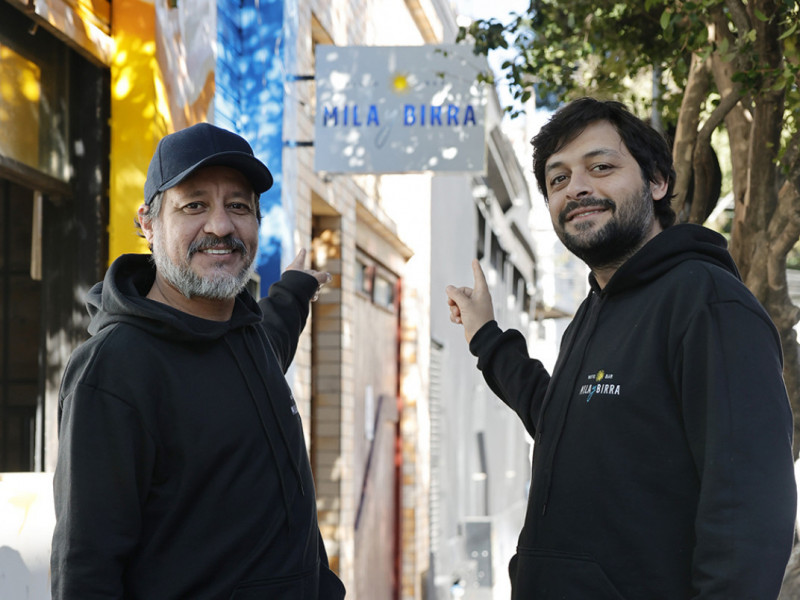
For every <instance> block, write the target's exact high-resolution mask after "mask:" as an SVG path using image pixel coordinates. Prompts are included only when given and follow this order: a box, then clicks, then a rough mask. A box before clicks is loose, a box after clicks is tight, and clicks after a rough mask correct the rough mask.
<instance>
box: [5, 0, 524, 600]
mask: <svg viewBox="0 0 800 600" xmlns="http://www.w3.org/2000/svg"><path fill="white" fill-rule="evenodd" d="M455 31H456V26H455V14H454V12H453V8H452V6H451V4H450V3H449V2H446V1H445V0H383V1H377V0H374V1H370V0H325V1H322V0H307V1H306V0H274V1H266V2H265V1H263V0H260V1H257V0H236V1H233V0H191V1H190V0H116V1H115V2H113V3H111V2H110V1H108V0H86V1H84V0H80V1H79V0H30V1H27V0H0V74H2V78H1V79H0V130H2V132H3V133H2V135H0V215H2V218H0V223H2V227H3V232H4V234H5V235H4V236H3V239H4V240H5V241H4V243H3V249H2V253H1V254H0V256H1V257H2V260H0V277H2V282H3V286H2V303H0V305H1V307H2V319H0V331H2V370H1V371H0V388H1V389H0V423H2V426H1V427H0V473H2V472H6V473H8V472H38V473H41V474H43V476H44V477H47V474H48V473H52V470H53V468H54V465H55V457H56V450H57V444H58V437H57V423H56V415H57V396H58V385H59V381H60V376H61V372H62V371H63V368H64V365H65V363H66V360H67V359H68V357H69V355H70V353H71V351H72V350H73V349H74V348H75V346H76V345H77V344H78V343H80V341H82V340H83V339H85V336H86V331H85V329H86V325H87V322H88V319H87V316H86V312H85V309H84V307H83V298H84V295H85V293H86V291H87V290H88V289H89V287H90V286H91V285H92V284H94V283H95V282H96V281H98V280H99V279H101V278H102V276H103V274H104V272H105V269H106V268H107V266H108V264H109V263H110V261H112V260H113V259H114V258H116V257H117V256H119V255H120V254H122V253H125V252H143V251H146V247H145V246H144V244H143V241H142V240H141V239H140V238H139V237H137V235H136V231H135V227H134V224H133V217H134V215H135V213H136V209H137V208H138V206H139V205H140V204H141V201H142V187H143V184H144V180H145V176H146V171H147V164H148V162H149V159H150V156H151V155H152V152H153V150H154V148H155V145H156V143H157V141H158V139H159V138H160V137H161V136H162V135H164V134H166V133H169V132H171V131H175V130H177V129H180V128H183V127H185V126H187V125H190V124H193V123H196V122H200V121H208V122H212V123H215V124H217V125H220V126H222V127H226V128H228V129H231V130H234V131H237V132H239V133H240V134H242V135H243V136H244V137H246V138H247V139H248V140H250V141H251V142H252V143H253V146H254V150H255V152H256V154H257V155H258V156H259V157H260V158H261V159H262V160H263V161H264V162H265V163H266V164H267V165H268V166H269V167H270V169H271V170H272V172H273V174H274V175H275V186H274V187H273V189H272V190H270V191H269V192H267V193H266V194H265V195H264V197H262V199H261V205H262V210H263V212H264V219H263V224H262V231H261V247H260V253H259V259H258V260H259V265H258V276H259V282H258V286H260V288H259V290H260V293H264V292H265V290H266V289H267V287H268V286H269V284H270V283H271V282H272V281H274V280H275V279H276V278H277V277H278V275H279V273H280V271H281V269H282V268H283V267H284V266H285V265H286V264H287V263H288V262H289V261H290V260H291V259H292V258H293V257H294V255H295V254H296V252H297V250H298V249H299V248H302V247H306V248H309V249H310V256H311V266H312V267H314V268H317V269H322V270H327V271H329V272H331V273H332V275H333V281H332V282H331V284H329V285H328V286H326V288H325V289H324V293H323V294H322V296H321V297H320V299H319V301H318V302H317V303H315V304H314V305H313V308H312V314H311V319H310V321H309V326H308V327H307V328H306V331H305V332H304V334H303V336H302V338H301V343H300V346H299V349H298V352H297V355H296V359H295V362H294V364H293V366H292V368H291V370H290V372H289V375H288V377H289V381H290V384H291V385H292V387H293V389H294V392H295V397H296V399H297V403H298V407H299V410H300V412H301V414H302V417H303V421H304V427H305V429H306V439H307V442H308V445H309V452H310V456H311V461H312V468H313V470H314V476H315V481H316V491H317V498H318V510H319V518H320V527H321V530H322V533H323V537H324V539H325V543H326V546H327V549H328V554H329V557H330V561H331V565H332V567H333V568H334V570H335V571H337V573H338V574H339V575H340V577H341V578H342V580H343V581H344V582H345V585H346V587H347V589H348V597H349V598H355V599H362V600H363V599H369V600H377V599H383V598H386V599H392V600H394V599H401V598H402V599H412V598H448V597H449V594H450V588H451V587H452V586H451V584H458V585H465V586H467V587H469V586H472V589H471V592H470V593H474V594H484V593H486V592H487V590H493V589H495V588H497V589H502V585H503V582H505V579H506V576H505V567H504V565H501V566H498V565H500V562H501V557H503V556H505V555H507V550H508V547H509V544H510V543H511V544H512V546H511V547H513V539H515V537H516V530H517V529H518V526H519V524H520V523H521V516H520V514H519V513H520V506H521V502H524V495H525V490H526V482H527V476H528V468H527V467H526V464H527V461H528V451H529V445H528V443H527V440H526V439H525V438H524V434H523V432H522V428H521V426H519V424H517V423H514V422H513V420H511V419H510V418H509V416H508V415H506V414H500V413H499V411H496V409H495V408H494V404H492V402H493V399H489V398H487V397H486V396H487V395H488V391H487V390H486V389H484V388H483V387H482V386H481V384H480V381H479V379H478V375H477V372H476V371H475V369H474V361H472V360H471V359H470V357H469V356H468V353H467V352H466V347H465V345H464V344H463V339H461V340H460V342H461V343H458V342H457V341H456V340H457V337H458V336H460V335H462V334H461V333H460V331H458V328H456V327H454V326H452V325H451V324H449V322H447V323H445V320H446V315H447V307H446V300H445V296H444V286H445V285H447V284H448V283H459V282H462V284H467V283H469V281H470V280H468V276H471V272H470V270H469V263H470V260H471V258H472V257H474V256H477V257H479V258H481V259H482V261H483V262H484V264H485V266H486V269H487V272H489V273H490V277H491V281H492V284H493V293H495V294H496V298H498V299H499V300H496V304H498V314H499V318H500V319H501V320H502V321H503V323H505V324H507V325H515V326H521V327H523V328H527V327H529V326H530V323H531V320H532V319H533V318H534V314H535V305H536V298H535V295H536V292H535V283H536V272H537V266H536V257H535V254H534V252H533V250H532V247H533V246H532V243H531V239H530V234H529V233H528V230H527V229H526V228H525V224H526V219H527V217H526V215H527V213H528V212H529V211H530V205H531V201H530V195H529V193H528V192H527V188H526V187H525V178H524V175H523V174H522V170H521V168H520V166H519V164H518V162H517V160H516V158H515V156H514V153H513V151H512V150H511V146H510V145H509V143H508V141H507V140H506V139H505V137H504V135H503V134H502V132H501V130H500V127H499V123H500V120H501V111H500V108H499V106H498V105H497V101H496V99H493V100H492V102H493V104H492V103H490V105H491V106H490V110H489V113H490V116H489V117H488V121H489V126H488V129H487V136H486V152H487V165H488V167H487V170H486V172H485V173H476V174H448V175H441V174H433V173H416V174H394V175H380V174H362V175H335V174H324V173H318V172H315V171H314V166H313V165H314V115H315V81H314V74H315V70H316V69H315V48H316V46H317V45H318V44H334V45H338V46H347V45H365V46H378V45H383V46H416V45H423V44H440V43H443V42H452V40H453V39H454V38H455ZM496 413H497V414H496ZM12 479H14V481H15V483H14V485H19V486H22V487H21V488H19V489H24V486H25V483H24V481H22V482H21V483H20V480H19V478H12V477H10V476H6V477H5V478H4V477H3V475H2V474H0V502H2V501H3V499H4V498H11V499H10V500H9V503H10V504H9V505H10V506H11V507H12V508H11V509H9V510H12V511H15V512H14V513H13V516H14V519H17V518H18V519H20V521H19V522H20V523H22V524H23V525H22V526H17V525H16V523H17V521H16V520H14V519H6V522H7V523H8V524H9V526H8V527H6V528H0V536H2V537H0V550H2V549H4V548H10V549H15V548H17V549H21V550H18V551H17V552H16V555H15V560H16V559H19V562H20V564H21V565H23V567H20V569H19V570H18V571H13V572H14V573H16V575H13V576H9V577H8V578H6V579H5V580H4V581H5V583H0V585H7V586H8V585H12V584H14V585H16V583H19V584H20V585H23V586H25V585H27V589H34V588H36V586H37V585H38V586H39V588H42V589H46V585H44V584H41V581H40V580H41V579H42V578H46V572H47V561H46V559H47V557H46V551H45V552H44V554H43V552H42V551H41V546H42V545H43V544H42V543H41V542H42V536H45V537H46V529H47V527H46V524H45V526H44V530H45V533H42V531H41V530H40V529H38V528H37V529H36V531H35V532H33V531H32V530H31V529H32V528H31V526H30V524H28V525H25V521H24V520H22V519H23V515H24V514H28V513H25V512H24V511H17V510H16V508H15V507H16V506H17V505H16V504H14V501H13V498H18V496H19V495H16V496H14V495H13V494H12V495H9V493H5V492H4V491H3V487H2V486H3V484H4V482H10V481H11V480H12ZM34 487H35V488H36V489H37V490H40V491H39V492H37V494H39V496H36V498H38V500H31V501H30V502H31V504H30V505H31V506H33V505H35V504H36V502H41V503H44V504H46V503H47V498H45V497H42V496H41V490H42V489H47V486H42V485H41V482H39V483H38V484H36V485H33V484H30V486H29V489H33V488H34ZM15 489H17V488H15ZM4 493H5V494H6V495H3V494H4ZM20 493H22V492H20ZM26 497H27V496H26ZM30 497H31V498H33V497H34V496H30ZM50 502H52V500H50ZM0 510H4V509H0ZM45 512H46V511H45ZM12 523H13V524H15V525H14V526H13V527H12ZM508 532H512V533H513V538H512V537H509V535H508ZM28 533H30V535H33V536H39V542H40V544H39V546H40V548H39V550H38V551H37V550H35V549H28V548H31V547H32V546H35V545H36V544H33V545H31V544H30V543H29V541H26V540H23V539H22V537H24V536H25V535H27V534H28ZM14 536H17V537H14ZM509 540H512V541H511V542H509ZM46 544H49V539H48V540H45V542H44V545H46ZM487 544H488V546H487ZM474 552H477V553H478V554H477V556H475V555H473V553H474ZM484 552H488V553H489V554H488V555H486V554H484ZM5 556H7V555H6V554H3V553H2V552H0V569H2V570H3V572H4V573H11V572H12V571H10V570H9V569H11V567H9V566H8V565H9V564H11V563H10V562H8V561H6V559H5V558H4V557H5ZM14 564H17V563H14ZM26 578H27V579H29V580H30V581H27V580H26ZM453 578H455V579H457V580H458V581H456V580H455V579H454V580H453V581H450V580H451V579H453ZM36 582H39V583H36ZM498 586H500V587H498ZM7 589H10V588H7ZM36 589H38V588H36ZM2 595H3V594H2V593H0V596H2ZM43 597H44V596H43ZM475 597H476V598H477V597H480V596H475Z"/></svg>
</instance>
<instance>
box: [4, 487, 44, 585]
mask: <svg viewBox="0 0 800 600" xmlns="http://www.w3.org/2000/svg"><path fill="white" fill-rule="evenodd" d="M54 525H55V512H54V509H53V475H52V473H0V598H2V599H6V598H8V599H9V600H11V599H17V598H19V599H22V598H24V599H26V600H49V599H50V539H51V537H52V535H53V527H54Z"/></svg>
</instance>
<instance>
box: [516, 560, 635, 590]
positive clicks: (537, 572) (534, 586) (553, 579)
mask: <svg viewBox="0 0 800 600" xmlns="http://www.w3.org/2000/svg"><path fill="white" fill-rule="evenodd" d="M508 570H509V574H510V575H511V588H512V592H511V598H512V600H523V599H524V600H529V599H531V598H535V599H536V600H579V599H581V598H591V599H592V600H625V597H624V596H623V595H622V594H621V593H620V592H619V590H617V588H616V587H614V584H613V583H611V581H610V580H609V578H608V577H607V576H606V574H605V572H604V571H603V569H602V567H601V566H600V565H599V564H597V562H595V560H594V559H593V558H592V557H591V556H588V555H583V554H572V553H567V552H559V551H556V550H545V549H530V548H517V554H516V555H515V556H514V557H513V558H512V559H511V562H510V563H509V566H508Z"/></svg>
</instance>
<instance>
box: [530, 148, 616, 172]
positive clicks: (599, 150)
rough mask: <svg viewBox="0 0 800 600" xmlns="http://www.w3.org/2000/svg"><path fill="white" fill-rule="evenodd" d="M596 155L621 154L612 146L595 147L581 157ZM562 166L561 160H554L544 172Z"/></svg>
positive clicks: (614, 155)
mask: <svg viewBox="0 0 800 600" xmlns="http://www.w3.org/2000/svg"><path fill="white" fill-rule="evenodd" d="M596 156H613V157H620V156H622V154H620V153H619V151H617V150H614V149H613V148H597V149H596V150H590V151H589V152H587V153H586V154H584V155H583V156H582V157H581V158H582V159H584V160H586V159H587V158H595V157H596ZM563 166H564V162H563V161H560V160H558V161H556V162H554V163H550V164H548V165H547V166H545V168H544V173H545V175H547V174H548V173H549V172H550V171H553V170H555V169H558V168H561V167H563Z"/></svg>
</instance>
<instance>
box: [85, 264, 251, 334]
mask: <svg viewBox="0 0 800 600" xmlns="http://www.w3.org/2000/svg"><path fill="white" fill-rule="evenodd" d="M155 276H156V269H155V266H154V265H153V262H152V260H151V258H150V255H148V254H124V255H122V256H120V257H119V258H118V259H117V260H115V261H114V262H113V264H112V265H111V267H110V268H109V269H108V271H107V272H106V276H105V278H104V279H103V281H101V282H99V283H97V284H95V285H94V286H93V287H92V289H91V290H90V291H89V294H88V297H87V301H86V306H87V309H88V311H89V316H90V317H91V322H90V323H89V333H90V334H91V335H97V333H99V332H100V331H101V330H102V329H104V328H105V327H108V326H109V325H113V324H115V323H128V324H130V325H133V326H134V327H138V328H140V329H144V330H145V331H147V332H149V333H151V334H152V335H155V336H157V337H161V338H168V339H171V340H178V341H209V340H215V339H220V338H222V337H223V336H224V335H225V334H226V333H228V332H229V331H230V330H232V329H237V328H239V327H243V326H245V325H250V324H254V323H258V322H260V321H261V309H260V308H259V307H258V304H257V303H256V301H255V300H254V299H253V297H252V296H251V295H250V294H249V293H248V292H246V291H244V292H242V293H240V294H239V295H238V296H237V297H236V304H235V305H234V308H233V314H232V316H231V318H230V320H228V321H224V322H220V321H210V320H208V319H201V318H199V317H194V316H192V315H190V314H187V313H185V312H182V311H180V310H177V309H175V308H172V307H171V306H167V305H166V304H162V303H161V302H156V301H154V300H150V299H149V298H147V297H146V295H147V293H148V292H149V291H150V288H151V287H152V285H153V282H154V281H155Z"/></svg>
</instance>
